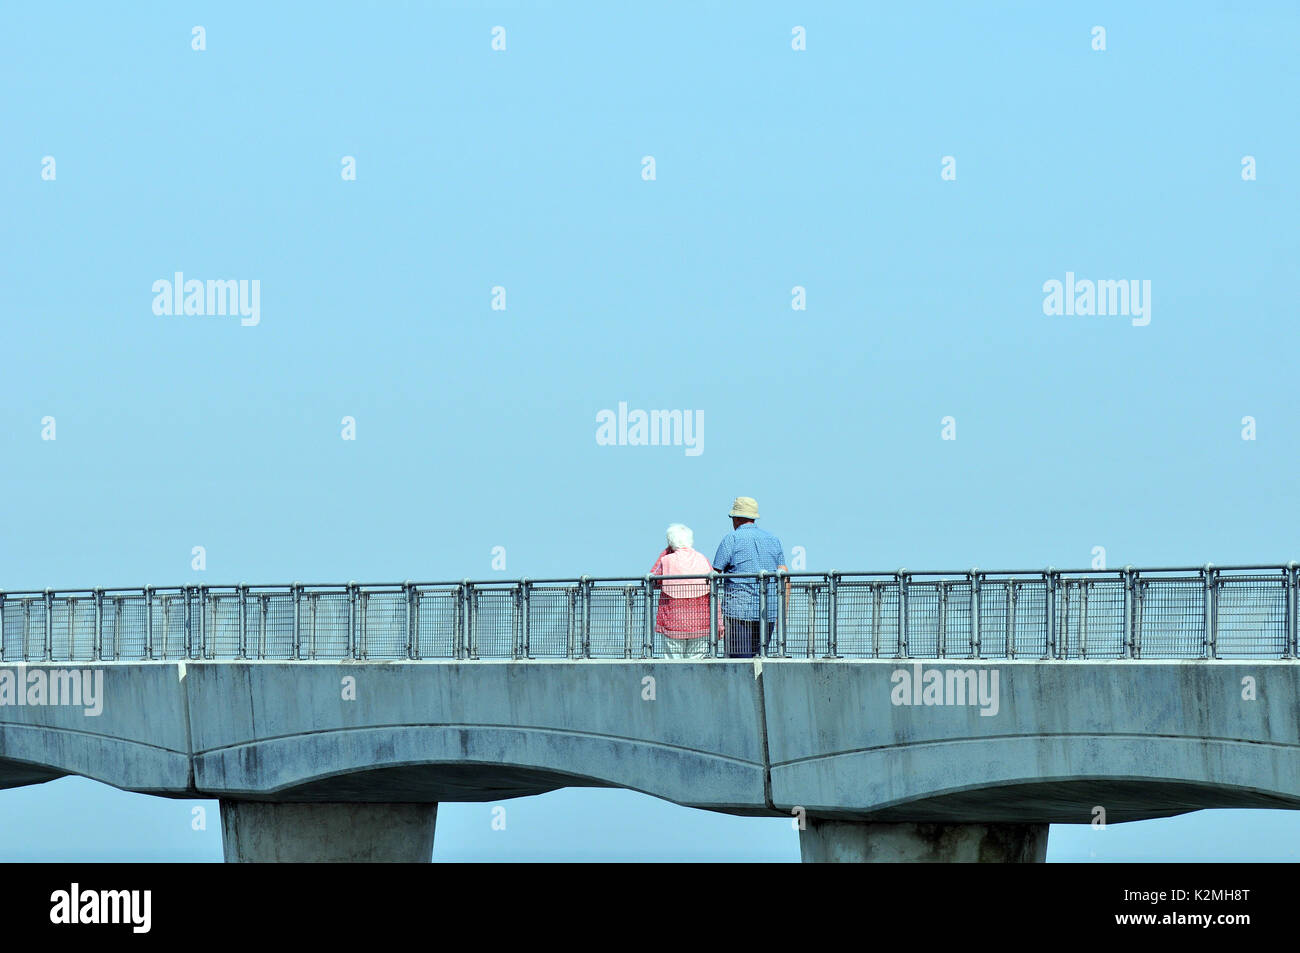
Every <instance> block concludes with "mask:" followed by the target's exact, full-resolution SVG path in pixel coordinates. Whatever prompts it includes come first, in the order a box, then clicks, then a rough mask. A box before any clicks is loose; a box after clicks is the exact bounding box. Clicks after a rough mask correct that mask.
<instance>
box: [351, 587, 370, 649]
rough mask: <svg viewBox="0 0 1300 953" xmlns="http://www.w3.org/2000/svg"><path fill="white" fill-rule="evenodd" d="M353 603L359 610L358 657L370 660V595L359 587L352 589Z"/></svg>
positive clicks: (357, 611)
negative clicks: (368, 620) (368, 617)
mask: <svg viewBox="0 0 1300 953" xmlns="http://www.w3.org/2000/svg"><path fill="white" fill-rule="evenodd" d="M352 601H353V602H354V603H355V604H356V607H357V610H356V615H357V653H358V655H357V657H358V658H363V659H368V658H370V626H369V624H368V623H367V621H366V619H367V616H368V615H369V610H370V593H369V592H363V591H362V590H361V588H360V587H359V586H355V585H354V586H353V587H352Z"/></svg>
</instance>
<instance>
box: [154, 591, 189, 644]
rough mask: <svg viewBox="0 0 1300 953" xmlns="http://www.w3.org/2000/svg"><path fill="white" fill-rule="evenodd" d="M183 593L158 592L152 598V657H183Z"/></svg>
mask: <svg viewBox="0 0 1300 953" xmlns="http://www.w3.org/2000/svg"><path fill="white" fill-rule="evenodd" d="M185 598H186V596H185V593H183V592H158V593H154V597H153V657H154V658H156V659H178V658H184V657H185Z"/></svg>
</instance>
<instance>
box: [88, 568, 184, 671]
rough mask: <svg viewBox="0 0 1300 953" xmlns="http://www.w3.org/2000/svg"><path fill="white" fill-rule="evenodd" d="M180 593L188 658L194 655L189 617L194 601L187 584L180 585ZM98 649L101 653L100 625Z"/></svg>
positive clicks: (102, 647) (102, 643)
mask: <svg viewBox="0 0 1300 953" xmlns="http://www.w3.org/2000/svg"><path fill="white" fill-rule="evenodd" d="M181 595H182V596H183V597H184V599H185V615H184V616H182V617H181V625H182V626H183V628H184V631H183V632H182V635H183V636H184V638H185V658H186V660H188V659H191V658H193V657H194V637H193V635H192V632H193V629H192V623H191V619H190V616H191V614H192V609H191V605H190V604H191V603H192V602H193V601H194V595H193V594H192V593H191V592H190V586H188V585H184V586H181ZM99 651H100V653H101V655H102V653H103V651H104V632H103V627H102V626H101V627H100V634H99Z"/></svg>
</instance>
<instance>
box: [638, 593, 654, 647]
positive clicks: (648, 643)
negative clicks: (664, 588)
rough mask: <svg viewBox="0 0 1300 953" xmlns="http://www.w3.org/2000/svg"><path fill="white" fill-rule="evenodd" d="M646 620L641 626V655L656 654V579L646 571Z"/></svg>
mask: <svg viewBox="0 0 1300 953" xmlns="http://www.w3.org/2000/svg"><path fill="white" fill-rule="evenodd" d="M644 584H645V620H644V625H642V627H641V638H642V642H641V657H642V658H654V656H655V587H654V580H653V579H651V578H650V574H649V573H646V576H645V580H644Z"/></svg>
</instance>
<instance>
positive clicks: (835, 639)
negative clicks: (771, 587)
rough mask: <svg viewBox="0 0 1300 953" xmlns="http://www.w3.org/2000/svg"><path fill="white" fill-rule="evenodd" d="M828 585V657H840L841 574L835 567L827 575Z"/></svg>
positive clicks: (779, 595)
mask: <svg viewBox="0 0 1300 953" xmlns="http://www.w3.org/2000/svg"><path fill="white" fill-rule="evenodd" d="M826 587H827V591H828V594H829V597H830V598H829V600H828V601H827V603H826V642H827V649H828V651H827V653H826V657H827V658H839V657H840V639H839V629H838V621H839V620H838V618H837V617H838V615H839V605H840V574H839V573H838V572H836V571H835V570H834V569H832V570H831V571H830V573H829V575H828V576H827V577H826ZM778 589H779V584H778ZM781 595H782V593H780V592H779V591H778V593H777V598H778V599H779V598H780V597H781Z"/></svg>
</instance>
